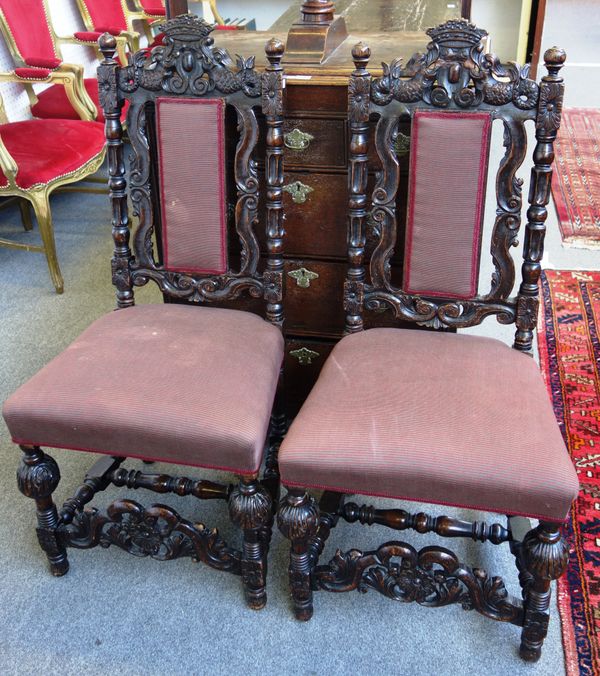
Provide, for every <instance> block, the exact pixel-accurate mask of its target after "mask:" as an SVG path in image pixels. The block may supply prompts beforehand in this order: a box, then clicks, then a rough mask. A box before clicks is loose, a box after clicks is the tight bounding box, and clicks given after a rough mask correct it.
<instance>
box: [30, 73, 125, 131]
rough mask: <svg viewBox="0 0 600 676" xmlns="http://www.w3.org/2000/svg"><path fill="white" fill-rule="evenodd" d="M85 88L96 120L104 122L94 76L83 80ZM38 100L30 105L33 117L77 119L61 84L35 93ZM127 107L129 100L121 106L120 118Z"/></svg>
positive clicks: (123, 117) (77, 116) (123, 116)
mask: <svg viewBox="0 0 600 676" xmlns="http://www.w3.org/2000/svg"><path fill="white" fill-rule="evenodd" d="M84 84H85V88H86V91H87V93H88V94H89V96H90V98H91V99H92V101H93V102H94V103H95V104H96V108H97V110H98V117H97V118H96V122H104V114H103V113H102V109H101V108H100V103H99V98H98V80H95V79H94V78H86V79H85V80H84ZM37 97H38V102H37V103H36V104H35V106H32V108H31V113H32V114H33V115H34V116H35V117H40V118H44V119H47V118H52V119H66V120H78V119H79V115H77V113H76V111H75V109H74V108H73V106H72V105H71V103H70V101H69V99H68V98H67V94H66V92H65V88H64V87H63V86H62V85H59V84H56V85H52V86H51V87H48V88H47V89H44V91H42V92H38V94H37ZM128 108H129V102H125V106H124V107H123V115H122V116H121V119H123V120H124V119H125V116H126V114H127V109H128Z"/></svg>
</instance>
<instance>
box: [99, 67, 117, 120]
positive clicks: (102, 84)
mask: <svg viewBox="0 0 600 676" xmlns="http://www.w3.org/2000/svg"><path fill="white" fill-rule="evenodd" d="M118 68H119V66H118V64H116V63H114V64H104V63H101V64H100V65H99V66H98V100H99V103H100V108H102V110H103V111H104V112H105V113H106V112H111V111H114V110H117V108H118V107H119V91H118V87H117V70H118Z"/></svg>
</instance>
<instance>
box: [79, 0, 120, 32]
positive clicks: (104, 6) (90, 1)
mask: <svg viewBox="0 0 600 676" xmlns="http://www.w3.org/2000/svg"><path fill="white" fill-rule="evenodd" d="M84 4H85V6H86V8H87V11H88V13H89V15H90V17H91V19H92V25H93V26H94V29H95V30H98V31H101V32H109V33H112V32H113V30H115V29H116V30H117V31H118V32H117V33H116V34H117V35H118V34H119V32H121V31H124V30H127V21H126V19H125V14H124V13H123V6H122V5H121V0H84ZM105 26H110V27H111V30H108V29H107V28H104V27H105Z"/></svg>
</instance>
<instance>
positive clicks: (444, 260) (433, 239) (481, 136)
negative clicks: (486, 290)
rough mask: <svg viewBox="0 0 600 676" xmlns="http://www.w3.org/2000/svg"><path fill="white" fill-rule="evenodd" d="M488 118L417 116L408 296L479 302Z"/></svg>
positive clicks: (409, 221)
mask: <svg viewBox="0 0 600 676" xmlns="http://www.w3.org/2000/svg"><path fill="white" fill-rule="evenodd" d="M490 129H491V117H490V115H489V113H447V112H428V111H421V112H417V113H415V115H414V119H413V125H412V135H411V137H412V142H411V155H410V182H409V183H410V184H409V200H408V216H407V221H406V246H405V254H404V284H403V288H404V290H405V291H406V292H407V293H415V294H417V293H418V294H424V295H426V296H443V297H448V298H472V297H474V296H475V295H477V280H478V277H479V252H480V246H481V224H482V220H483V207H484V203H485V184H486V178H487V161H488V152H489V137H490Z"/></svg>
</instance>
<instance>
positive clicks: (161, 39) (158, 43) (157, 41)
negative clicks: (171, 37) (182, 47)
mask: <svg viewBox="0 0 600 676" xmlns="http://www.w3.org/2000/svg"><path fill="white" fill-rule="evenodd" d="M164 44H165V34H164V33H159V34H158V35H156V36H155V38H154V40H152V44H151V45H150V46H149V47H148V49H154V47H162V46H163V45H164Z"/></svg>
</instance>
